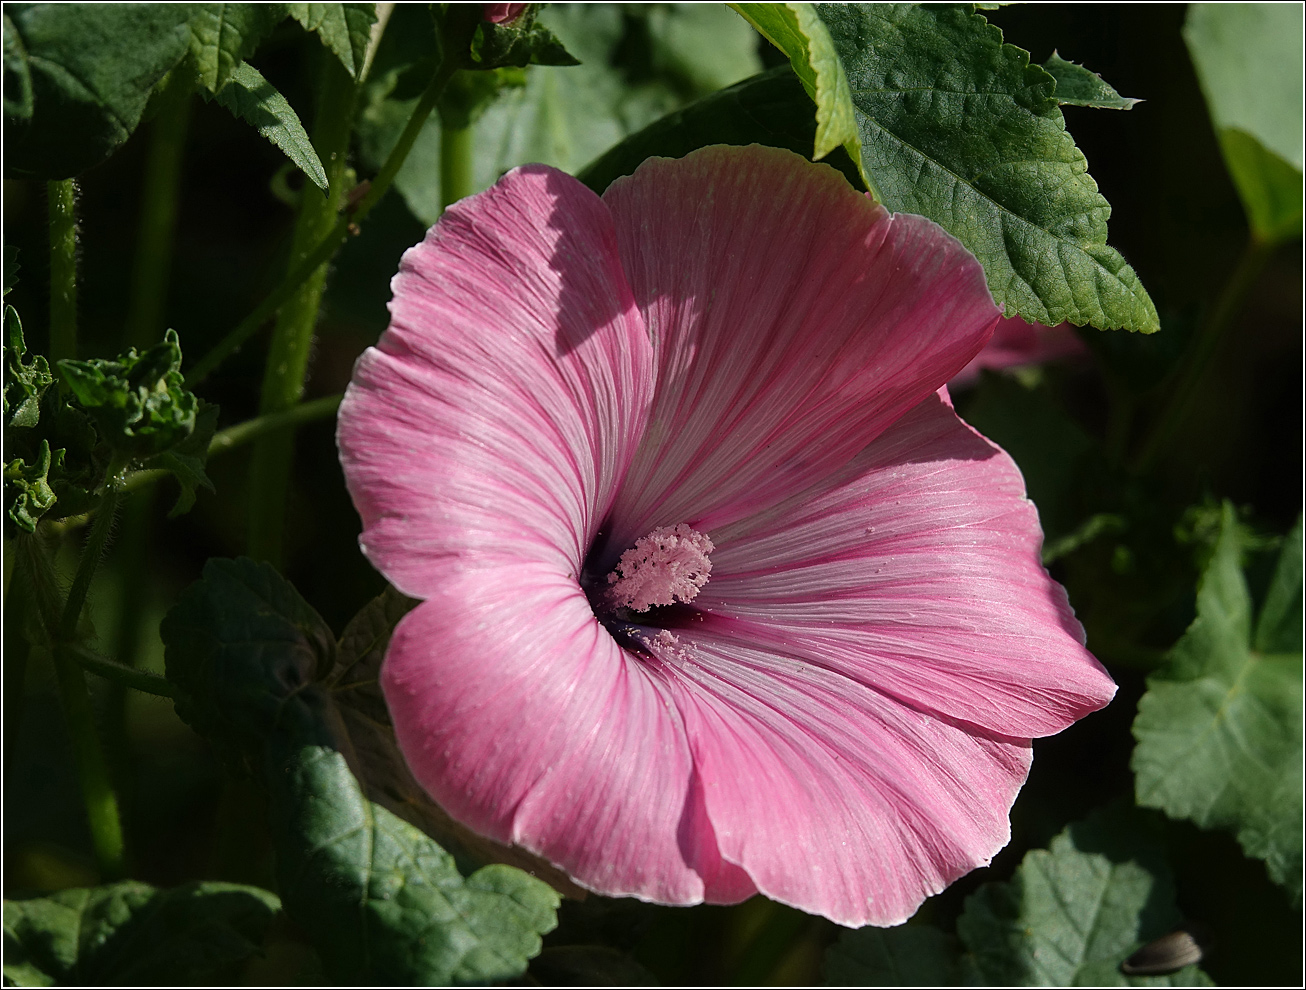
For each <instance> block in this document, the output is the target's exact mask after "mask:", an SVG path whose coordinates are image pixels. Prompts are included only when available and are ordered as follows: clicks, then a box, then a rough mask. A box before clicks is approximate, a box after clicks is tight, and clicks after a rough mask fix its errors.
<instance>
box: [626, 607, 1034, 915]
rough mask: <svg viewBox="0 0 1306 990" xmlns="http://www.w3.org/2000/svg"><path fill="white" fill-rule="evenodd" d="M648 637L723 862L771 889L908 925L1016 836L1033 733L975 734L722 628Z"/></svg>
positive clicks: (787, 899)
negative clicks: (1015, 808) (1015, 815)
mask: <svg viewBox="0 0 1306 990" xmlns="http://www.w3.org/2000/svg"><path fill="white" fill-rule="evenodd" d="M675 635H676V638H677V642H676V643H675V644H674V645H668V644H667V643H666V641H665V640H658V639H650V644H649V645H650V650H651V652H653V653H654V654H655V655H656V656H657V657H658V658H659V659H660V660H661V661H662V662H664V663H665V664H666V665H667V666H668V667H669V668H674V670H675V672H676V674H677V676H678V679H680V680H681V681H682V682H683V683H684V685H685V689H684V691H683V692H682V694H681V699H682V705H683V709H682V714H683V717H684V720H685V727H686V729H687V731H688V732H689V737H690V742H691V747H692V752H693V756H694V764H695V768H696V771H697V773H698V775H699V776H700V777H701V779H702V781H703V793H704V795H705V804H706V811H707V816H708V818H709V819H710V821H711V824H712V828H713V831H714V834H715V836H716V841H717V843H718V845H719V847H720V850H721V855H722V856H723V857H724V858H725V859H726V860H727V861H729V862H732V863H736V864H738V865H739V866H740V867H741V868H742V869H743V871H744V872H745V873H746V874H747V875H748V876H749V877H750V878H751V880H752V881H753V883H755V884H756V885H757V889H758V890H759V891H761V892H762V893H763V894H765V895H766V896H768V897H770V898H772V899H774V900H778V901H782V902H784V903H786V904H790V905H793V906H794V907H798V908H801V909H802V910H804V911H809V912H812V913H817V914H822V915H824V916H825V917H827V918H830V919H831V920H832V921H836V922H838V923H839V924H842V925H849V926H852V927H857V926H861V925H865V924H875V925H896V924H899V923H901V922H903V921H905V920H906V919H907V918H909V917H910V916H911V915H912V914H913V913H915V911H916V908H917V907H919V906H920V903H921V902H922V901H923V900H924V899H925V898H926V897H928V896H929V895H931V894H934V893H937V892H938V891H940V890H942V889H943V888H944V887H946V886H947V885H948V884H949V883H950V882H952V881H953V880H955V879H956V878H957V877H959V876H961V875H963V874H965V873H968V872H969V871H970V870H972V869H974V868H975V867H977V866H981V865H984V864H986V863H987V862H988V861H989V860H990V859H991V858H992V857H993V855H994V854H995V853H996V852H997V851H998V850H999V849H1001V848H1002V847H1003V846H1004V845H1006V843H1007V841H1008V839H1009V838H1010V828H1009V825H1008V820H1007V814H1008V811H1009V810H1010V808H1011V804H1012V802H1013V801H1014V800H1015V797H1016V794H1017V792H1018V791H1019V790H1020V786H1021V785H1022V784H1023V783H1024V781H1025V778H1026V776H1027V775H1028V773H1029V763H1030V745H1029V742H1028V740H1022V739H1010V738H1006V737H1002V736H994V735H988V734H984V733H981V732H973V731H968V730H967V729H966V728H964V727H961V726H956V725H952V724H949V723H947V722H944V721H942V720H940V719H938V718H936V717H933V716H930V715H928V714H923V713H921V712H918V711H916V710H914V709H912V708H910V707H908V706H906V705H903V704H901V703H899V702H898V701H896V700H894V699H892V698H888V697H885V696H884V695H882V694H880V693H879V692H876V691H873V690H871V689H870V688H867V687H865V686H863V685H861V684H858V683H856V682H855V681H851V680H848V679H847V678H844V677H842V676H840V675H839V674H836V673H833V672H831V671H829V670H824V669H822V668H820V667H815V666H812V665H810V664H807V663H804V662H802V661H801V660H800V659H797V658H795V657H792V656H784V655H780V654H775V653H769V652H766V651H762V650H757V649H753V648H752V647H750V646H748V645H745V644H742V643H739V642H737V641H732V640H730V639H725V638H722V637H720V636H717V635H716V634H715V633H714V632H713V631H712V630H711V629H710V628H708V627H697V626H696V627H693V628H689V629H684V630H680V631H678V632H677V633H676V634H675Z"/></svg>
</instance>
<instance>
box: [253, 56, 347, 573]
mask: <svg viewBox="0 0 1306 990" xmlns="http://www.w3.org/2000/svg"><path fill="white" fill-rule="evenodd" d="M323 69H324V72H323V75H324V78H323V81H322V89H321V98H320V100H319V101H318V110H317V120H316V122H315V125H314V132H313V145H314V147H315V148H316V149H317V152H318V155H320V156H321V158H322V160H323V162H325V163H326V168H327V180H328V190H327V193H326V194H325V195H323V194H322V193H321V192H319V191H318V190H317V189H316V188H314V187H311V186H307V185H306V186H305V188H304V191H303V194H302V196H301V199H300V205H299V216H298V218H297V219H296V222H295V239H294V244H293V245H292V247H291V254H290V269H291V270H292V271H293V270H294V268H295V266H296V264H298V263H299V262H301V261H303V260H304V259H305V258H306V257H308V256H309V255H311V254H312V253H313V249H314V247H316V246H317V244H318V243H319V242H320V241H321V240H322V238H323V237H324V236H326V235H328V234H330V232H331V229H332V227H333V226H334V225H335V218H336V214H337V213H338V212H339V209H340V204H341V202H342V201H343V199H344V193H345V190H344V185H345V159H346V157H347V155H348V153H349V134H350V130H351V127H352V124H353V120H354V103H355V97H356V94H357V89H356V87H355V85H354V80H353V79H352V78H351V77H350V75H349V73H348V72H346V71H345V69H344V67H343V66H342V65H340V63H339V62H338V61H337V60H336V59H334V58H331V57H329V56H324V58H323ZM326 276H327V265H326V264H325V263H323V264H322V265H320V266H319V267H318V268H317V269H316V270H314V272H313V273H312V274H311V275H310V276H309V277H308V278H307V279H305V280H304V281H303V282H302V283H301V284H300V286H299V288H298V289H297V290H296V291H295V293H294V294H293V295H292V296H291V297H290V298H289V299H288V300H287V301H286V304H285V305H284V306H283V307H282V308H281V312H280V313H279V314H278V316H277V324H276V328H275V329H274V330H273V332H272V347H271V349H270V350H269V352H268V359H267V364H266V366H265V369H264V374H263V394H262V398H261V400H260V402H259V412H260V413H262V414H264V415H267V414H269V413H276V412H282V411H284V410H286V409H289V408H291V407H292V406H294V405H295V404H296V403H297V402H299V398H300V396H301V395H302V394H303V391H304V376H305V374H306V373H307V371H308V356H309V350H310V348H311V346H312V342H313V330H314V328H315V327H316V325H317V315H318V310H319V309H320V307H321V305H322V292H323V290H324V289H325V288H326ZM293 458H294V434H293V433H290V432H287V431H280V432H276V433H269V434H266V435H265V436H263V437H260V438H259V440H258V442H257V443H256V444H255V446H254V457H253V460H252V462H251V464H250V481H249V491H250V516H249V544H248V549H249V555H250V556H251V557H253V558H254V559H255V560H267V561H270V562H272V563H273V564H274V565H276V566H280V564H281V556H282V531H283V528H284V524H285V514H286V491H287V488H288V486H289V482H290V465H291V462H292V460H293Z"/></svg>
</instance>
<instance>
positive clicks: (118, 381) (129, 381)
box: [59, 330, 199, 458]
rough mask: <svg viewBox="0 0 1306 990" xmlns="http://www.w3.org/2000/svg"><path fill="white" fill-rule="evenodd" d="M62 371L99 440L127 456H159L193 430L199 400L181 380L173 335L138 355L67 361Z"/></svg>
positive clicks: (177, 346)
mask: <svg viewBox="0 0 1306 990" xmlns="http://www.w3.org/2000/svg"><path fill="white" fill-rule="evenodd" d="M59 371H60V373H61V374H62V375H63V378H64V381H65V382H67V384H68V387H69V389H71V391H72V393H73V395H75V396H76V397H77V401H78V402H79V403H81V405H82V407H83V408H85V409H86V410H87V411H88V412H89V413H90V416H91V419H92V420H93V421H94V422H95V425H96V428H97V430H98V432H99V435H100V439H101V440H102V441H104V442H105V443H107V444H109V445H110V447H112V448H113V449H114V450H116V451H119V452H121V453H122V454H124V455H126V456H128V457H132V458H142V457H151V456H153V455H155V454H160V453H162V452H163V451H165V450H168V449H169V448H171V447H175V446H176V445H177V444H179V443H181V442H182V441H183V440H185V439H186V438H187V437H189V436H190V435H191V433H193V432H194V430H195V413H196V411H197V409H198V407H199V400H197V399H196V398H195V395H194V394H193V393H192V392H190V391H188V390H187V389H186V386H185V381H184V379H183V378H182V375H181V346H180V344H179V343H178V341H177V332H176V331H175V330H169V331H168V332H167V333H165V334H164V337H163V341H162V342H161V343H158V344H155V345H154V346H153V347H150V348H147V349H146V350H144V351H142V352H141V353H140V354H137V353H136V349H135V348H134V347H133V348H129V349H128V350H127V353H126V354H123V355H119V356H118V357H117V358H114V359H112V360H107V359H103V358H96V359H94V360H91V361H74V360H71V359H65V360H63V361H60V362H59Z"/></svg>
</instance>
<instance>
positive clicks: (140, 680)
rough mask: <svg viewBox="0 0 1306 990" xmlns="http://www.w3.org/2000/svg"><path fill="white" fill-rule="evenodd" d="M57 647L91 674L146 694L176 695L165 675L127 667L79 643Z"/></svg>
mask: <svg viewBox="0 0 1306 990" xmlns="http://www.w3.org/2000/svg"><path fill="white" fill-rule="evenodd" d="M59 649H60V650H62V651H63V652H65V653H66V654H67V655H68V657H69V658H70V659H72V660H74V661H76V662H77V663H78V664H79V665H81V666H82V667H85V668H86V669H87V670H89V671H90V672H91V673H92V674H97V675H99V676H100V677H103V678H105V679H106V680H109V681H112V682H113V683H115V684H121V685H122V686H123V687H129V688H134V689H135V690H137V691H144V692H145V693H146V694H153V695H156V696H158V697H160V698H175V697H176V696H177V689H176V688H175V687H173V685H172V682H171V681H170V680H168V679H167V678H166V677H160V676H159V675H158V674H151V673H150V672H149V671H147V670H139V669H137V668H136V667H128V666H127V665H126V664H125V663H119V662H118V661H117V660H110V659H109V658H108V657H105V656H101V655H100V654H99V653H96V652H95V651H94V650H92V649H90V648H89V647H86V646H82V645H80V644H65V645H64V646H61V647H60V648H59Z"/></svg>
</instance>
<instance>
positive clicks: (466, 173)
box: [440, 125, 475, 209]
mask: <svg viewBox="0 0 1306 990" xmlns="http://www.w3.org/2000/svg"><path fill="white" fill-rule="evenodd" d="M472 147H473V146H472V129H471V127H448V126H444V125H442V126H441V127H440V208H441V209H444V208H446V207H448V206H449V204H450V203H456V202H458V200H460V199H462V198H463V197H465V196H470V195H471V194H472V193H473V192H475V189H474V188H473V179H472Z"/></svg>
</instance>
